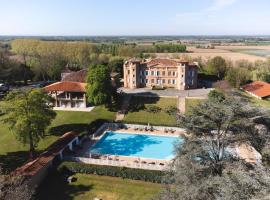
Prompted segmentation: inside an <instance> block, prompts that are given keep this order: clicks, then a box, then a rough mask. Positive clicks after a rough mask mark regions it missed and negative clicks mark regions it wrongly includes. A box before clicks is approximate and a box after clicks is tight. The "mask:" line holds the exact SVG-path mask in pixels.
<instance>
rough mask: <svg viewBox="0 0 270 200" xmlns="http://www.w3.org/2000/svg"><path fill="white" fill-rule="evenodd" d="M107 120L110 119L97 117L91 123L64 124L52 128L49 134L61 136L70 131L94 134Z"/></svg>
mask: <svg viewBox="0 0 270 200" xmlns="http://www.w3.org/2000/svg"><path fill="white" fill-rule="evenodd" d="M105 122H109V121H108V120H104V119H97V120H95V121H92V122H91V123H90V124H63V125H60V126H55V127H52V128H50V129H49V135H55V136H61V135H63V134H65V133H67V132H69V131H75V132H78V133H89V134H92V133H94V131H96V130H97V129H98V128H99V127H100V126H101V125H102V124H103V123H105Z"/></svg>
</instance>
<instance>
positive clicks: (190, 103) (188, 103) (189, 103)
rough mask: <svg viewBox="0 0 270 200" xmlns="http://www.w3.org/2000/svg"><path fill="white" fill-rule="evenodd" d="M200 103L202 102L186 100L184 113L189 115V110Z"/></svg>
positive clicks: (199, 100)
mask: <svg viewBox="0 0 270 200" xmlns="http://www.w3.org/2000/svg"><path fill="white" fill-rule="evenodd" d="M202 101H203V100H202V99H188V98H187V99H186V102H185V110H186V113H189V112H190V109H191V108H193V107H196V106H197V105H198V104H199V103H201V102H202Z"/></svg>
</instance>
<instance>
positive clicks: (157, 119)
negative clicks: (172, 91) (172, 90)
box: [123, 96, 177, 126]
mask: <svg viewBox="0 0 270 200" xmlns="http://www.w3.org/2000/svg"><path fill="white" fill-rule="evenodd" d="M148 105H154V106H157V107H159V108H161V109H162V110H161V111H160V112H158V113H150V112H147V111H146V110H145V107H147V106H148ZM176 105H177V99H176V98H158V97H136V96H134V97H132V99H131V102H130V109H131V108H132V106H133V107H137V109H134V108H133V111H131V110H130V111H129V112H128V114H127V115H126V116H125V118H124V120H123V121H124V122H126V123H139V124H148V123H150V124H151V125H167V126H175V125H176V118H175V116H173V115H169V114H168V113H166V112H165V109H166V108H168V107H170V106H174V107H176Z"/></svg>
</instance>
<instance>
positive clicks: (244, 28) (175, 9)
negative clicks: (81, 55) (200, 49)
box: [0, 0, 270, 35]
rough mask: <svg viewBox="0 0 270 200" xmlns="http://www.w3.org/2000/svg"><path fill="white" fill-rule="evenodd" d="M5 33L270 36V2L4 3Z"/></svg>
mask: <svg viewBox="0 0 270 200" xmlns="http://www.w3.org/2000/svg"><path fill="white" fill-rule="evenodd" d="M0 19H1V20H0V35H204V34H207V35H209V34H210V35H227V34H231V35H232V34H233V35H240V34H245V35H248V34H261V35H263V34H265V35H266V34H268V35H270V0H0Z"/></svg>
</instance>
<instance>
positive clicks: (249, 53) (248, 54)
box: [156, 46, 270, 63]
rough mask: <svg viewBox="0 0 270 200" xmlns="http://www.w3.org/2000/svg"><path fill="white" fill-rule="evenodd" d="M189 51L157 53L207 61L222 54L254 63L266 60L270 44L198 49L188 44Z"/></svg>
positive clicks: (161, 55) (169, 56)
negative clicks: (199, 58)
mask: <svg viewBox="0 0 270 200" xmlns="http://www.w3.org/2000/svg"><path fill="white" fill-rule="evenodd" d="M187 51H188V53H157V54H156V56H157V57H160V58H177V57H179V58H189V57H190V58H198V57H201V58H202V59H203V60H205V61H206V60H208V59H211V58H213V57H215V56H222V57H223V58H225V59H228V60H231V61H232V62H236V61H238V60H243V59H245V60H248V61H249V62H253V63H254V62H256V61H258V60H262V61H265V60H266V59H267V57H268V56H270V46H216V47H215V49H198V48H196V47H194V46H188V47H187Z"/></svg>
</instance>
